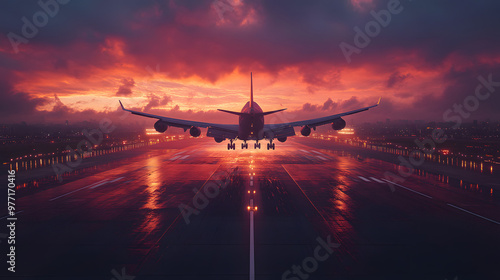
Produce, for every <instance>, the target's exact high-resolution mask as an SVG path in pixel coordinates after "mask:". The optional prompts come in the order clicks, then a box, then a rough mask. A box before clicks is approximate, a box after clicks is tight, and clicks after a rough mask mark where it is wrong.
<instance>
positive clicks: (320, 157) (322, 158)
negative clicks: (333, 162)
mask: <svg viewBox="0 0 500 280" xmlns="http://www.w3.org/2000/svg"><path fill="white" fill-rule="evenodd" d="M316 157H317V158H319V159H321V160H327V159H326V158H324V157H322V156H316Z"/></svg>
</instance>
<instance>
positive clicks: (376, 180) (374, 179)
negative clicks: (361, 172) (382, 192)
mask: <svg viewBox="0 0 500 280" xmlns="http://www.w3.org/2000/svg"><path fill="white" fill-rule="evenodd" d="M370 179H372V180H373V181H375V182H377V183H382V184H383V183H384V182H383V181H380V180H379V179H377V178H373V177H370Z"/></svg>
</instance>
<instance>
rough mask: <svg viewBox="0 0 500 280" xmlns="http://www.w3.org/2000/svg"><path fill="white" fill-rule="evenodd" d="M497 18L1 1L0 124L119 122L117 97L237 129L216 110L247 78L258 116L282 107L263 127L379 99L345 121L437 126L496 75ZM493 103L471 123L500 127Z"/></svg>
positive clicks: (458, 9)
mask: <svg viewBox="0 0 500 280" xmlns="http://www.w3.org/2000/svg"><path fill="white" fill-rule="evenodd" d="M40 3H42V4H40ZM499 11H500V2H498V1H452V0H443V1H430V0H429V1H424V0H419V1H416V0H414V1H410V0H401V1H397V0H389V1H386V0H381V1H379V0H346V1H329V0H324V1H320V0H307V1H291V0H268V1H265V0H252V1H250V0H247V1H243V0H215V1H211V0H170V1H147V0H146V1H118V0H111V1H97V0H93V1H76V0H73V1H68V0H58V1H56V0H41V1H40V2H39V1H2V2H0V32H1V36H0V96H1V100H2V102H0V123H19V122H22V121H24V122H27V123H63V122H65V121H66V120H69V121H70V122H80V121H99V120H100V119H102V118H111V119H117V117H118V116H120V115H122V112H121V111H120V110H119V104H118V100H121V101H122V102H123V104H124V105H125V106H126V107H129V108H131V109H136V110H143V111H147V112H150V113H154V114H160V115H165V116H169V117H174V118H184V119H190V120H202V121H207V120H210V121H212V122H221V123H236V122H237V117H235V116H233V115H227V114H225V113H222V112H218V111H216V109H217V108H221V109H226V110H234V111H239V110H241V108H242V107H243V105H244V104H245V103H246V102H247V101H248V99H249V91H250V72H253V79H254V96H255V101H256V102H257V103H259V105H260V106H261V107H262V108H263V109H264V110H265V111H266V110H276V109H281V108H288V110H287V111H286V112H285V113H283V114H280V115H278V116H276V117H275V119H273V122H280V121H292V120H299V119H304V118H314V117H320V116H326V115H331V114H335V113H340V112H342V111H345V110H352V109H357V108H360V107H364V106H369V105H373V104H375V103H376V102H377V101H378V99H379V97H382V102H381V104H380V106H379V107H377V108H375V109H372V110H370V111H369V112H364V113H361V114H358V115H356V116H350V117H347V118H346V119H348V120H349V121H353V122H358V123H359V122H373V121H385V120H386V119H391V120H398V119H410V120H416V119H418V120H432V121H442V120H443V113H444V112H446V111H447V110H448V109H450V108H453V105H454V104H463V102H464V100H467V98H468V97H469V96H471V95H474V92H475V89H476V88H477V86H478V85H479V84H480V82H479V80H478V77H479V76H483V77H485V78H488V75H492V76H491V79H492V80H493V81H500V48H499V47H498V46H499V41H500V17H499V16H498V12H499ZM387 15H389V16H387ZM360 34H361V35H360ZM342 46H344V47H342ZM346 46H347V47H346ZM346 50H347V51H346ZM499 95H500V88H498V91H497V92H496V93H495V92H494V93H493V94H491V96H490V97H489V98H488V99H487V100H481V101H480V102H479V105H478V110H475V111H474V112H471V115H470V116H469V117H468V118H470V120H471V121H472V120H473V119H479V120H483V119H491V120H499V119H500V110H499V109H498V104H499V101H500V97H499ZM469 100H470V98H469ZM127 121H129V122H151V123H152V122H154V120H143V119H141V118H140V117H138V116H133V117H130V118H128V119H127Z"/></svg>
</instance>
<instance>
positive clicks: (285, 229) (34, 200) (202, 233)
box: [20, 140, 500, 279]
mask: <svg viewBox="0 0 500 280" xmlns="http://www.w3.org/2000/svg"><path fill="white" fill-rule="evenodd" d="M195 143H197V142H195ZM298 143H299V142H295V141H288V142H286V143H284V144H281V143H279V145H278V144H277V145H276V150H275V151H267V150H253V149H249V150H236V151H227V150H226V149H225V145H217V144H215V143H212V142H208V141H205V140H200V141H199V142H198V144H197V145H191V146H186V147H182V146H180V147H179V150H178V149H171V150H165V152H164V153H160V154H159V153H157V152H153V153H151V154H150V155H147V156H146V157H145V158H143V159H141V160H138V161H134V160H131V161H130V163H126V164H125V165H122V166H119V167H115V168H112V169H109V170H106V171H104V172H100V173H98V174H95V175H91V176H89V177H86V178H82V179H79V180H76V181H73V182H68V183H67V184H64V185H61V186H56V187H53V188H50V189H47V190H45V191H41V192H38V193H35V194H32V195H27V196H25V197H23V198H22V202H23V205H24V208H25V212H24V213H22V217H23V219H24V221H25V223H24V224H23V225H22V226H20V235H21V236H20V240H23V241H24V242H25V243H24V246H22V248H21V249H20V254H29V253H32V254H33V252H32V251H31V249H30V247H31V246H37V247H38V248H42V249H43V248H45V251H46V252H47V253H46V255H45V257H44V258H41V255H39V254H38V255H37V254H36V253H34V254H33V255H32V257H31V258H27V260H26V261H27V263H24V264H25V267H29V263H28V261H30V262H31V261H33V262H37V263H39V264H40V265H37V266H32V269H31V270H30V271H28V272H27V273H29V274H40V273H49V271H50V270H47V269H41V267H44V265H47V267H48V268H50V267H54V266H53V265H49V264H51V263H57V262H58V261H60V260H61V259H64V258H76V259H78V260H79V261H78V262H74V263H73V264H67V267H65V268H64V269H61V270H59V271H58V272H57V273H58V274H59V275H66V276H68V275H71V273H73V271H75V270H79V269H81V266H82V264H83V263H84V262H85V263H88V262H89V261H90V262H91V263H92V264H93V265H92V267H91V268H89V269H88V270H87V271H86V272H85V273H84V275H87V276H89V277H91V276H92V277H96V278H94V279H104V278H106V279H108V278H110V277H109V275H108V274H106V273H108V272H109V270H110V269H112V268H115V267H117V265H119V266H128V267H130V268H131V270H130V271H133V272H134V273H135V275H138V278H139V277H140V278H141V279H148V278H151V279H153V278H154V277H157V278H162V279H164V278H165V277H167V278H169V277H170V278H172V277H177V278H176V279H198V278H199V277H201V276H204V279H211V278H213V279H243V278H245V279H246V278H247V273H248V271H247V266H246V265H247V261H246V260H247V259H246V258H248V246H247V242H248V236H247V235H246V234H248V230H247V228H246V227H247V221H248V220H247V219H248V218H247V214H246V213H247V212H246V211H245V208H246V205H241V206H239V204H238V203H240V204H242V203H241V201H243V199H242V194H241V193H242V192H238V191H237V189H235V188H234V186H233V188H231V187H229V188H228V189H227V190H225V191H224V192H221V195H219V196H217V197H215V198H213V199H211V200H210V202H209V204H208V206H207V208H205V209H201V210H200V214H198V215H192V216H191V217H192V223H191V224H189V225H187V224H185V223H184V221H183V219H182V217H180V216H179V215H180V212H179V209H178V206H179V204H180V203H185V204H189V205H192V199H193V196H194V193H193V191H192V189H193V188H201V187H202V186H203V185H206V182H207V180H209V179H210V176H211V174H214V172H215V171H217V170H219V171H224V170H229V169H231V168H234V167H235V166H238V167H240V169H241V170H240V173H239V174H240V175H241V178H242V180H244V182H248V180H249V178H250V176H254V177H255V180H254V181H255V182H256V183H255V184H256V186H255V187H256V188H258V190H259V192H258V193H257V194H256V198H255V199H256V200H255V201H256V202H257V203H260V204H262V205H259V209H260V210H259V211H258V212H257V214H256V216H255V217H256V218H255V219H256V271H257V276H258V277H257V278H258V279H280V277H281V274H282V273H283V272H284V271H285V270H286V269H289V267H290V266H291V265H293V264H294V263H297V262H299V261H301V260H302V259H304V258H305V257H307V256H309V255H311V254H312V250H313V249H314V246H315V239H316V238H317V237H318V236H322V237H325V235H328V234H331V235H332V236H334V237H335V239H336V240H337V241H338V242H339V243H340V244H342V246H341V247H340V248H338V251H337V255H335V257H333V258H331V259H329V260H328V261H327V262H326V263H325V264H324V265H322V267H321V268H319V269H318V271H317V272H315V274H314V277H313V279H315V278H319V279H333V278H334V277H342V278H343V279H353V278H363V277H368V276H374V277H379V278H386V279H393V278H397V277H399V276H401V275H405V276H415V275H417V276H418V275H420V276H422V275H431V276H432V277H431V278H426V279H438V277H440V278H439V279H444V276H446V275H448V274H452V273H457V274H458V273H459V272H460V269H463V264H462V261H460V259H464V260H468V263H469V265H468V267H469V270H467V271H468V272H469V273H472V275H491V274H492V273H494V272H493V271H492V270H491V269H490V270H487V269H486V270H482V269H483V268H484V264H493V260H494V258H495V257H496V258H498V257H499V255H498V252H499V250H498V248H499V243H498V241H497V238H496V237H497V236H498V233H499V232H498V228H496V227H495V225H492V224H488V223H487V222H485V221H481V220H480V219H478V218H476V217H470V216H467V215H465V214H463V213H460V212H454V210H452V209H447V208H445V207H444V206H443V205H445V204H444V202H453V203H457V204H459V205H465V206H469V205H470V207H471V208H469V209H471V211H477V212H479V213H481V214H483V212H484V213H485V215H487V216H488V217H491V218H492V219H497V220H499V219H500V217H498V215H494V214H493V213H494V212H492V211H495V209H498V203H497V202H498V201H495V200H485V199H484V197H482V196H479V195H478V196H476V195H472V196H470V195H469V192H468V191H465V190H462V189H456V188H454V187H450V186H449V185H448V184H446V182H443V180H440V179H439V178H437V179H436V178H432V177H428V176H420V175H419V174H416V175H414V176H412V177H411V178H409V179H408V180H407V181H406V182H405V183H404V184H405V186H407V187H409V188H412V189H416V190H418V191H421V192H425V193H429V194H432V196H433V197H436V199H435V200H436V202H434V201H426V200H423V198H421V197H418V196H415V195H414V194H412V193H411V192H407V191H404V190H402V189H398V190H397V191H396V192H395V193H392V192H391V191H390V189H389V188H388V187H387V185H386V184H381V183H378V182H376V181H374V180H372V179H369V178H370V177H373V178H379V179H381V178H383V173H384V172H385V171H386V170H391V169H393V168H394V164H392V163H386V162H382V161H380V160H375V159H371V158H364V159H363V160H362V161H361V160H359V159H358V158H357V157H356V155H354V154H350V153H346V152H342V153H338V152H334V151H331V150H329V149H325V148H322V149H319V148H315V149H311V148H309V147H307V146H304V145H301V144H300V145H299V144H298ZM295 145H298V147H297V146H295ZM249 146H250V145H249ZM302 150H303V151H302ZM313 150H314V152H313ZM181 151H182V154H178V153H179V152H181ZM304 151H306V152H304ZM179 155H181V156H179ZM285 168H286V169H285ZM254 174H255V175H254ZM359 176H362V177H363V178H366V179H367V180H368V182H365V181H363V180H360V179H359ZM120 177H124V179H122V180H121V181H116V182H113V183H107V184H104V185H102V186H100V187H98V188H95V189H94V190H92V191H90V190H89V189H85V188H84V189H82V190H80V191H78V192H75V193H72V194H70V195H67V196H64V197H62V198H60V199H58V200H56V201H54V203H52V204H47V201H49V199H51V198H54V197H57V196H60V195H63V194H66V193H69V192H71V191H73V190H76V189H79V188H83V187H85V186H90V185H91V184H93V183H95V182H98V181H99V180H104V179H106V180H108V181H109V182H111V181H113V180H116V178H120ZM238 180H239V179H238ZM235 182H236V181H235ZM295 183H297V185H296V184H295ZM245 184H247V185H246V186H248V183H245ZM302 191H303V192H304V194H305V196H304V194H303V193H302ZM485 201H486V202H488V203H490V204H489V205H486V204H484V205H483V204H482V203H483V202H485ZM260 206H262V207H260ZM465 206H464V207H465ZM89 207H92V208H89ZM240 207H241V208H240ZM90 209H92V211H89V210H90ZM238 209H240V210H238ZM61 211H65V212H64V213H62V212H61ZM35 212H38V213H37V214H36V215H35V214H34V213H35ZM499 213H500V212H497V214H499ZM35 217H43V220H42V221H44V223H41V222H37V221H36V219H35ZM63 217H64V218H63ZM179 217H180V218H179ZM323 219H324V220H323ZM62 221H64V222H65V223H67V224H65V225H64V229H65V231H64V233H65V239H64V242H61V243H60V244H59V245H58V246H57V247H56V248H55V249H53V250H49V249H48V247H47V244H51V243H50V240H51V235H50V233H51V230H53V229H61V228H62V224H61V222H62ZM431 225H432V226H433V227H430V226H431ZM415 227H417V228H419V229H418V230H415ZM449 228H454V230H455V232H450V231H449ZM35 232H36V233H37V235H38V236H39V238H38V241H37V240H33V239H32V236H33V234H34V233H35ZM117 234H118V235H119V236H117ZM466 236H470V237H472V238H474V239H472V240H479V241H480V243H477V244H474V243H470V244H471V245H470V246H469V245H467V246H465V248H462V250H463V252H462V253H460V252H459V251H458V249H456V248H455V247H453V246H458V244H460V242H462V240H463V239H462V238H464V237H466ZM495 236H496V237H495ZM445 237H446V238H445ZM429 238H434V239H435V240H437V241H435V242H437V243H436V244H443V245H442V246H444V247H442V246H441V247H436V248H434V249H432V247H428V246H427V245H426V244H429V243H428V240H430V239H429ZM486 241H489V242H494V243H492V244H488V246H487V247H485V246H484V245H485V243H484V242H486ZM426 242H427V243H426ZM439 242H441V243H439ZM21 244H22V243H21ZM27 244H30V246H28V245H27ZM84 244H96V245H95V246H93V247H85V246H84ZM110 244H113V245H110ZM384 244H389V245H384ZM391 244H392V245H391ZM394 244H397V246H395V245H394ZM419 244H420V245H422V244H423V245H422V246H423V247H422V248H421V249H419V248H418V247H419ZM75 246H80V247H79V248H80V249H78V250H76V251H73V250H72V249H71V248H72V247H75ZM391 246H392V247H391ZM474 246H475V247H474ZM85 248H87V249H85ZM408 248H412V250H410V251H408ZM82 250H87V253H88V254H87V255H89V254H96V255H99V254H101V255H102V256H103V257H101V258H98V259H92V258H89V259H83V258H82V257H78V253H79V252H81V251H82ZM495 250H496V251H495ZM495 252H497V253H495ZM478 253H484V257H482V258H477V259H473V258H472V257H471V256H475V255H477V254H478ZM427 254H431V255H432V257H429V258H427V259H426V257H427ZM401 256H403V257H401ZM104 257H106V258H107V260H106V259H105V258H104ZM443 257H445V258H446V257H447V258H449V259H450V261H449V263H448V264H443V265H442V266H440V267H433V268H432V269H429V268H426V266H428V265H429V264H430V263H433V262H436V261H437V260H438V259H439V258H443ZM374 260H376V261H375V263H379V265H378V266H375V267H374V266H372V265H370V264H369V263H370V262H371V261H374ZM381 260H384V261H386V262H387V263H380V261H381ZM97 261H99V263H97ZM220 262H223V263H222V264H221V263H220ZM480 263H482V264H480ZM229 265H231V267H229ZM395 266H398V267H397V268H396V267H395ZM419 269H420V270H419ZM482 272H484V273H483V274H482ZM474 273H475V274H474ZM488 273H489V274H488ZM170 278H169V279H170ZM68 279H69V278H68Z"/></svg>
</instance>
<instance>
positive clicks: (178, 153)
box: [174, 151, 186, 156]
mask: <svg viewBox="0 0 500 280" xmlns="http://www.w3.org/2000/svg"><path fill="white" fill-rule="evenodd" d="M185 152H186V151H180V152H177V153H175V154H174V156H176V155H180V154H182V153H185Z"/></svg>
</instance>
